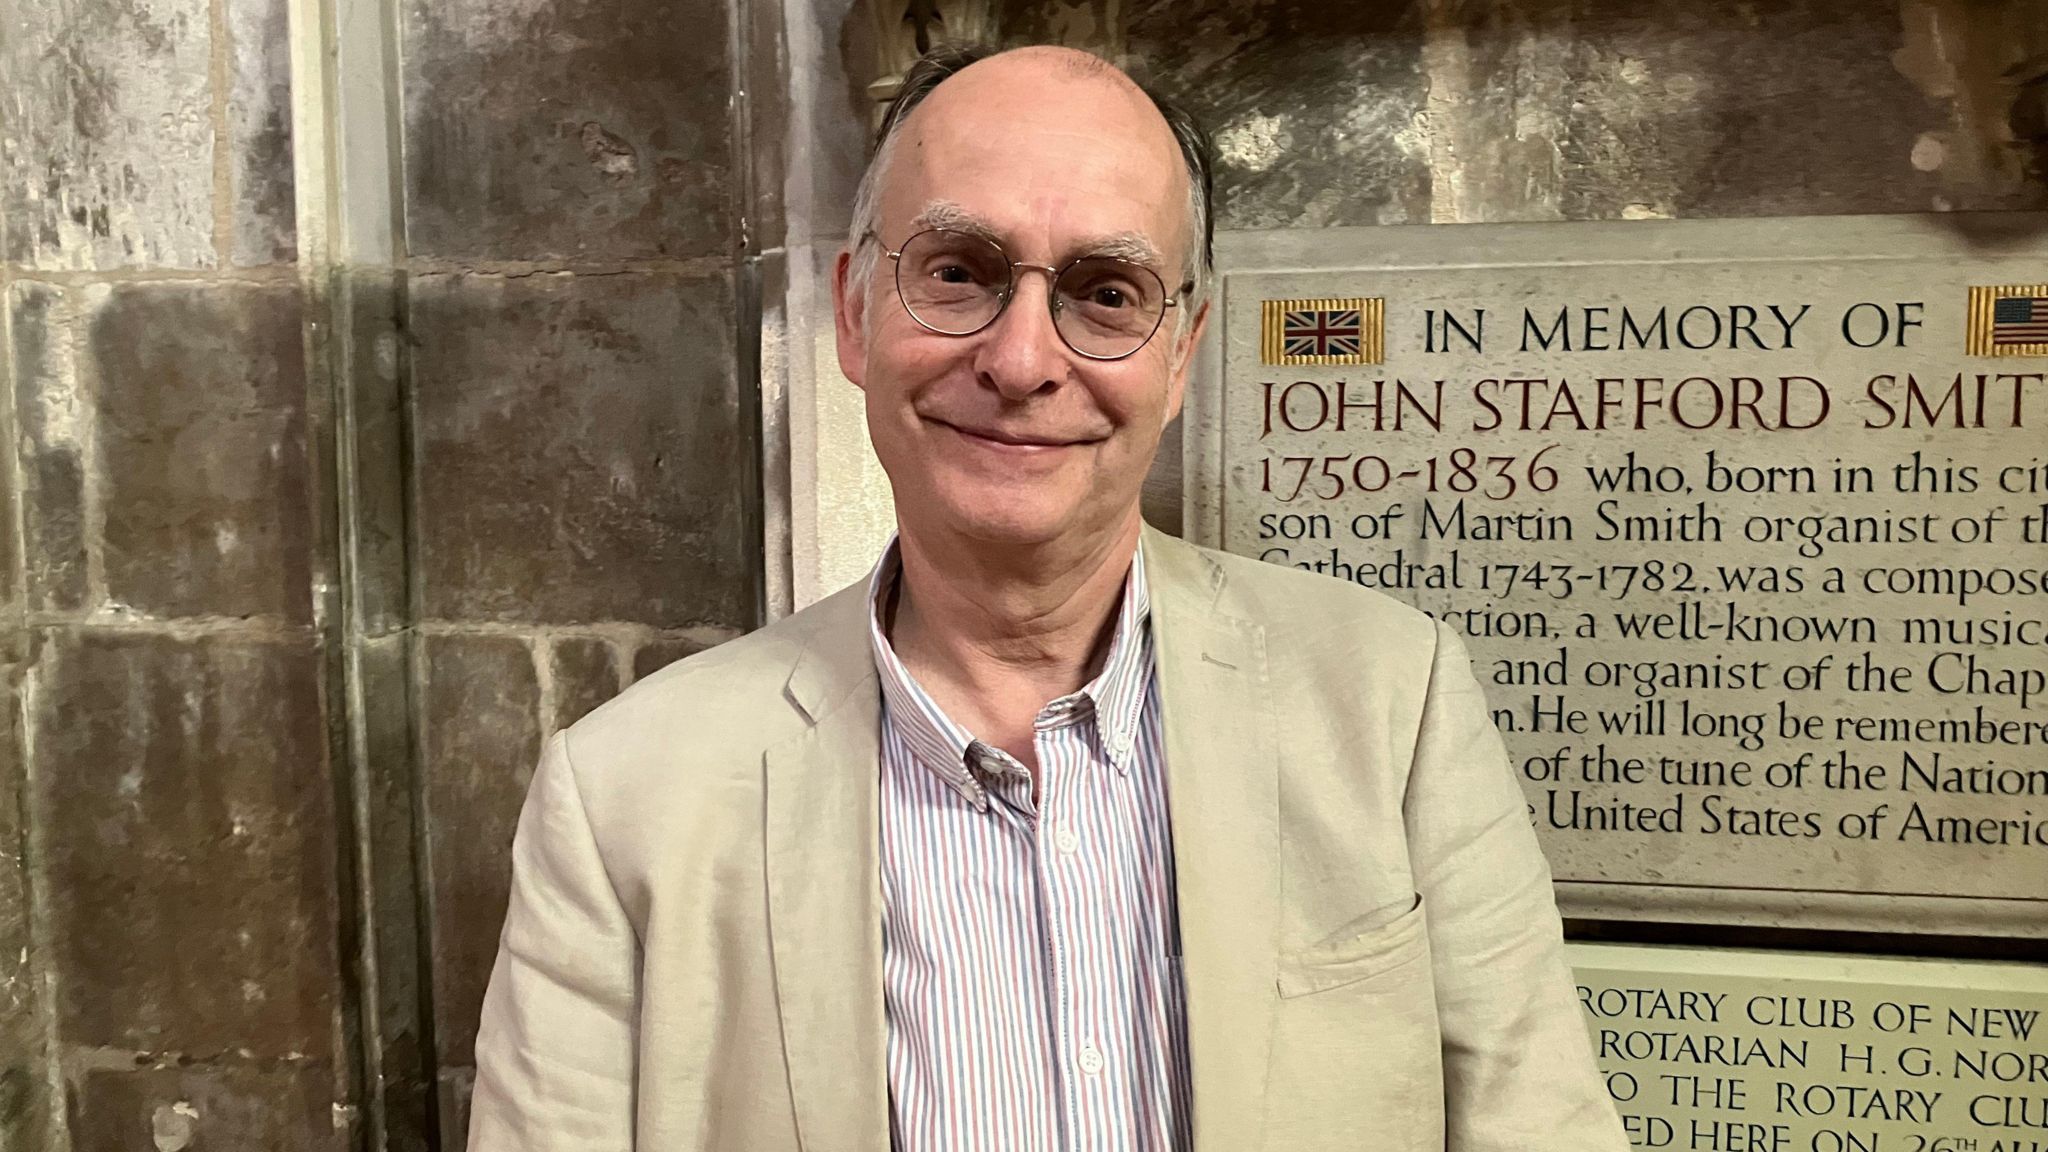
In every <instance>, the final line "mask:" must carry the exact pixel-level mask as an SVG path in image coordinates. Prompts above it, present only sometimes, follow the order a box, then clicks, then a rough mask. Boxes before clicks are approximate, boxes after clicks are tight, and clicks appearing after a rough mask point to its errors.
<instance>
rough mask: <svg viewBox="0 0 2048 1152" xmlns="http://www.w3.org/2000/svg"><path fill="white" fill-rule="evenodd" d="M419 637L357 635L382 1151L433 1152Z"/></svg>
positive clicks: (369, 1044) (368, 940) (368, 1040)
mask: <svg viewBox="0 0 2048 1152" xmlns="http://www.w3.org/2000/svg"><path fill="white" fill-rule="evenodd" d="M414 647H415V638H414V637H412V636H409V635H385V636H375V637H370V638H366V639H362V640H359V641H357V648H356V658H357V668H358V674H359V680H358V684H359V687H360V691H361V699H362V713H361V724H362V729H361V730H362V744H361V746H360V749H359V750H358V751H357V753H356V755H357V756H358V757H359V759H358V760H357V761H356V764H355V777H354V778H355V779H356V780H357V781H359V782H360V785H361V787H362V792H363V794H362V801H363V804H364V807H365V809H366V812H365V817H364V820H363V824H362V827H363V836H364V837H365V839H366V842H365V843H364V844H363V845H362V849H361V850H362V851H364V852H365V853H366V854H367V855H368V857H369V861H370V862H369V866H368V868H367V869H366V870H365V871H364V873H363V876H362V878H361V879H360V880H359V881H358V883H359V885H360V886H361V887H362V888H363V889H364V893H363V896H364V900H365V905H366V907H367V909H368V912H367V915H368V918H369V924H368V925H367V926H366V927H365V930H364V933H363V935H364V937H365V940H364V943H365V945H366V947H368V948H369V949H370V950H371V959H372V960H373V962H374V963H375V965H376V971H377V983H376V989H375V993H376V995H375V1003H374V1004H371V1005H369V1006H368V1007H366V1008H365V1010H364V1011H365V1013H366V1014H367V1013H372V1012H373V1013H375V1017H376V1022H377V1028H376V1030H375V1032H374V1034H372V1033H370V1032H369V1030H368V1029H367V1028H366V1029H365V1033H364V1036H363V1045H364V1061H365V1064H366V1065H367V1067H366V1075H367V1076H369V1077H373V1078H374V1079H375V1080H376V1081H377V1082H378V1083H380V1084H381V1085H382V1088H383V1105H384V1117H383V1120H384V1132H385V1137H386V1142H385V1145H384V1150H383V1152H426V1149H427V1147H428V1144H427V1135H426V1132H427V1129H428V1126H429V1125H430V1124H431V1123H432V1122H433V1114H432V1108H431V1107H430V1106H429V1102H430V1100H431V1092H430V1087H431V1078H432V1069H431V1068H430V1067H429V1066H428V1065H429V1061H428V1058H427V1057H428V1049H429V1044H430V1041H429V1040H428V1039H427V1026H426V1023H425V1020H424V1013H423V1012H422V1011H421V1003H422V1001H421V997H422V995H424V986H425V985H426V983H427V980H428V973H427V972H426V971H425V970H424V968H423V966H422V963H421V959H420V957H421V947H420V941H421V939H422V937H423V936H424V935H425V926H424V925H423V924H422V923H421V922H420V904H419V900H420V891H421V881H422V878H423V877H424V876H425V870H424V868H423V866H422V865H421V863H420V861H419V859H418V853H417V850H416V848H415V844H414V832H415V831H416V829H418V828H419V827H420V818H419V804H418V801H417V797H416V794H415V787H414V786H415V783H416V780H417V777H416V775H415V756H414V751H413V744H412V736H413V728H412V723H411V721H412V715H411V708H410V707H409V704H410V701H409V697H410V695H411V693H412V690H413V679H412V660H413V656H414Z"/></svg>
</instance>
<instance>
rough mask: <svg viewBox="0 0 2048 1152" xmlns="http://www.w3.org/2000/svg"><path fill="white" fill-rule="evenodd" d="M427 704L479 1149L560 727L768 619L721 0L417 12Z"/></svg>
mask: <svg viewBox="0 0 2048 1152" xmlns="http://www.w3.org/2000/svg"><path fill="white" fill-rule="evenodd" d="M400 16H401V20H400V31H401V43H402V45H403V58H404V61H405V63H404V85H403V91H404V94H405V106H404V108H403V123H404V134H405V151H404V155H405V169H404V175H403V188H404V196H405V199H404V228H405V247H406V251H407V254H408V256H407V260H406V263H405V268H406V276H407V285H406V297H407V301H406V304H405V307H404V324H405V330H406V334H407V338H408V345H409V356H410V365H409V384H408V388H407V397H408V402H407V414H408V417H409V424H410V427H409V431H408V436H407V445H408V452H407V454H406V455H407V459H408V467H409V472H408V481H409V485H410V491H411V507H412V521H411V528H410V534H411V536H410V538H411V541H412V548H413V553H412V558H411V563H410V566H409V574H410V577H411V613H412V624H413V634H414V644H415V647H414V650H413V661H412V676H413V683H412V693H413V701H414V705H413V708H414V715H415V717H416V722H417V725H418V733H417V746H418V750H419V756H420V759H419V763H418V770H419V781H418V796H419V801H420V819H421V821H422V823H423V827H424V830H425V835H424V839H423V841H422V844H423V851H424V855H423V858H422V861H421V865H422V876H421V879H422V884H423V888H424V897H425V907H426V908H427V909H428V915H427V919H426V923H427V931H426V940H425V943H426V948H427V953H428V955H429V957H430V960H431V969H432V974H431V988H430V998H431V1005H432V1026H433V1038H434V1048H433V1053H432V1059H433V1061H434V1063H435V1065H436V1066H437V1067H438V1069H439V1082H438V1086H437V1088H438V1100H439V1111H440V1116H441V1121H440V1123H441V1141H442V1147H445V1148H455V1147H460V1145H461V1135H462V1133H463V1131H464V1129H465V1128H466V1127H467V1102H468V1093H469V1088H470V1084H471V1079H472V1076H473V1070H472V1068H473V1056H472V1044H473V1041H474V1038H475V1028H476V1018H477V1009H478V1006H479V1004H480V1002H481V998H482V995H483V989H484V985H485V981H486V979H487V977H488V975H489V971H490V965H491V960H492V957H493V955H494V954H495V952H496V949H497V941H498V929H499V925H500V922H501V920H502V918H503V914H504V908H505V899H506V885H507V881H508V879H509V876H508V859H509V858H508V856H507V851H506V850H507V848H508V847H509V844H510V839H511V834H512V829H513V823H514V820H515V818H516V816H517V813H518V809H519V805H520V802H521V800H522V798H523V797H524V794H525V786H526V782H527V778H528V773H529V772H530V770H531V767H532V765H533V764H534V762H535V760H536V758H537V757H538V755H539V751H540V742H541V741H542V740H543V739H545V738H546V736H547V735H548V734H549V733H551V732H552V731H554V730H555V729H556V728H559V727H562V726H564V725H566V724H568V723H570V722H572V721H574V720H575V719H576V718H577V717H578V716H580V715H582V713H583V712H585V711H587V710H588V709H589V708H591V707H592V706H594V705H595V704H597V703H598V702H600V701H602V700H603V699H605V698H606V697H608V696H610V695H611V694H612V693H614V692H616V691H618V690H619V689H620V688H621V687H622V686H624V685H625V684H627V683H629V682H630V681H631V680H633V679H634V678H635V677H637V676H639V675H643V674H645V673H646V672H648V671H651V670H652V669H654V668H657V667H659V666H660V665H661V664H663V663H665V662H667V661H669V660H672V659H674V658H676V657H678V656H680V655H684V654H687V653H689V652H692V651H696V650H697V649H700V648H702V647H705V646H707V645H710V644H714V643H717V642H718V641H720V640H723V639H726V638H728V637H730V636H733V635H735V634H737V633H738V632H739V631H741V630H744V629H746V628H749V627H752V626H753V625H754V624H755V622H756V620H757V618H758V616H759V614H760V611H761V607H760V600H761V594H760V591H759V583H760V571H761V562H760V526H759V497H758V492H759V480H758V472H757V468H758V465H757V462H756V460H755V451H754V447H753V446H754V444H755V443H756V441H757V432H756V430H757V428H758V416H757V414H756V412H757V409H756V394H755V392H754V389H753V388H752V383H751V381H752V377H753V372H752V359H751V358H752V356H753V348H754V344H755V337H754V334H753V332H752V331H751V330H750V329H749V328H748V327H747V326H746V324H745V322H744V321H745V319H746V318H748V317H751V316H754V315H757V312H756V311H755V309H754V308H753V306H752V305H751V304H750V295H751V291H752V289H751V287H750V282H751V275H752V274H753V273H754V271H755V270H754V269H753V268H751V267H750V266H748V265H747V264H745V263H744V262H743V255H744V251H745V245H746V244H747V243H748V238H747V236H746V235H745V233H744V231H743V226H744V221H745V220H746V218H747V217H746V215H743V213H745V212H746V210H747V209H748V208H750V207H751V205H750V203H749V201H748V198H747V192H746V189H747V173H746V170H745V166H744V165H743V163H742V161H741V158H740V157H739V156H738V155H737V154H736V148H737V145H736V139H735V137H736V133H737V132H738V131H739V129H740V126H741V123H742V121H741V116H742V113H743V111H744V108H745V105H739V109H740V111H736V110H735V100H734V97H733V76H734V74H735V68H736V67H737V66H738V65H737V64H736V62H735V59H734V49H733V46H732V41H733V36H734V29H733V23H734V20H735V14H734V12H732V11H731V10H729V9H728V8H727V6H726V5H725V4H724V3H722V2H721V0H679V2H667V3H647V2H645V0H560V2H556V3H549V4H544V5H533V4H514V3H504V2H502V0H408V2H406V3H404V4H403V5H402V6H401V8H400Z"/></svg>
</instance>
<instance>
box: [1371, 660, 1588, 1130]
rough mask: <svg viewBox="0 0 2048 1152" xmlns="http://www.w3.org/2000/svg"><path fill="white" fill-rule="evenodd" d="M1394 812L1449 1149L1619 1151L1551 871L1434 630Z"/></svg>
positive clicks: (1496, 740)
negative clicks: (1439, 1043)
mask: <svg viewBox="0 0 2048 1152" xmlns="http://www.w3.org/2000/svg"><path fill="white" fill-rule="evenodd" d="M1403 815H1404V818H1405V821H1406V824H1407V829H1408V839H1409V851H1410V854H1411V857H1412V860H1413V868H1414V872H1415V883H1416V890H1417V891H1418V892H1419V893H1420V894H1421V896H1422V900H1423V906H1424V908H1425V910H1426V911H1425V916H1426V919H1427V923H1428V926H1429V940H1430V951H1431V953H1432V955H1433V957H1434V964H1435V973H1434V975H1435V979H1436V996H1437V1013H1438V1017H1439V1026H1440V1028H1441V1030H1442V1036H1443V1060H1444V1094H1445V1100H1444V1119H1445V1144H1444V1146H1445V1149H1446V1152H1624V1150H1625V1149H1627V1148H1628V1146H1629V1145H1628V1141H1627V1139H1626V1137H1625V1136H1624V1135H1623V1133H1622V1129H1621V1121H1620V1118H1619V1117H1618V1116H1617V1115H1616V1113H1615V1109H1614V1104H1613V1102H1612V1100H1611V1099H1610V1098H1609V1096H1608V1094H1607V1090H1606V1087H1605V1085H1604V1084H1603V1082H1602V1081H1601V1078H1600V1075H1599V1072H1598V1070H1597V1069H1596V1068H1595V1067H1594V1064H1593V1054H1592V1049H1591V1046H1590V1044H1589V1043H1588V1041H1587V1036H1586V1027H1585V1023H1584V1021H1583V1020H1582V1019H1581V1016H1580V1010H1579V1004H1578V999H1577V994H1576V991H1575V989H1574V981H1573V979H1572V975H1571V972H1570V969H1569V968H1568V967H1567V966H1566V963H1565V958H1564V934H1563V928H1562V924H1561V922H1560V921H1559V919H1558V914H1557V905H1556V901H1555V899H1554V897H1553V896H1552V894H1551V887H1550V868H1549V866H1548V865H1547V864H1546V863H1545V862H1544V859H1543V854H1542V852H1541V851H1540V850H1539V849H1538V847H1537V844H1536V834H1535V831H1534V829H1532V828H1531V827H1530V824H1529V814H1528V807H1527V802H1526V801H1525V800H1524V798H1523V796H1522V791H1521V788H1520V786H1519V785H1518V784H1516V782H1515V779H1514V775H1513V772H1512V769H1511V767H1510V765H1509V763H1508V758H1507V752H1506V749H1505V748H1504V747H1503V746H1502V744H1501V739H1500V734H1499V733H1498V732H1497V731H1496V730H1495V728H1494V725H1493V720H1492V717H1491V716H1490V715H1489V713H1488V711H1487V707H1486V699H1485V696H1484V695H1483V694H1482V693H1481V691H1480V688H1479V683H1478V681H1477V680H1476V679H1474V678H1473V675H1472V668H1471V660H1470V657H1469V656H1467V655H1466V652H1465V646H1464V644H1463V643H1462V642H1461V641H1460V640H1459V639H1458V636H1457V633H1455V632H1453V631H1452V630H1451V629H1450V628H1449V627H1447V626H1445V625H1442V624H1439V625H1437V644H1436V653H1435V657H1434V660H1433V663H1432V667H1431V669H1430V679H1429V691H1428V696H1427V698H1426V699H1425V701H1424V704H1423V714H1422V722H1421V731H1420V734H1419V736H1418V738H1417V744H1416V749H1415V760H1414V764H1413V767H1412V769H1411V774H1410V776H1409V782H1408V792H1407V796H1406V798H1405V801H1404V813H1403Z"/></svg>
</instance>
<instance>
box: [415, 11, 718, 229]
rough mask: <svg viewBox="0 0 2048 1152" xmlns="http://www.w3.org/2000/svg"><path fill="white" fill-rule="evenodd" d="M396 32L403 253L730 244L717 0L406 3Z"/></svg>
mask: <svg viewBox="0 0 2048 1152" xmlns="http://www.w3.org/2000/svg"><path fill="white" fill-rule="evenodd" d="M403 20H404V36H405V41H406V51H405V60H406V77H405V94H406V205H407V240H408V242H409V244H410V246H411V248H412V251H413V252H414V253H415V254H416V255H420V256H427V257H441V258H451V259H462V258H468V259H493V260H505V259H543V258H567V259H591V260H595V259H616V258H621V257H691V256H704V255H716V254H722V253H726V252H729V251H731V250H732V249H733V248H734V227H733V223H732V211H731V209H732V206H733V204H734V203H735V202H734V200H733V196H732V184H733V181H732V171H733V162H732V158H731V154H730V152H731V134H732V130H731V122H730V115H731V113H730V104H729V101H728V93H727V83H726V75H727V42H728V39H729V34H728V30H727V27H726V21H727V15H726V9H725V5H724V4H723V3H721V2H720V0H655V2H652V3H648V2H642V0H564V2H562V3H535V2H533V0H518V2H515V3H509V4H507V3H498V2H494V0H408V2H407V3H406V4H405V6H404V16H403Z"/></svg>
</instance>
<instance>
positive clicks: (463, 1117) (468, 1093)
mask: <svg viewBox="0 0 2048 1152" xmlns="http://www.w3.org/2000/svg"><path fill="white" fill-rule="evenodd" d="M475 1095H476V1069H475V1068H471V1067H467V1066H459V1067H452V1068H443V1069H441V1092H440V1098H439V1099H440V1105H441V1147H443V1148H447V1149H451V1150H458V1152H459V1150H461V1149H463V1148H464V1147H465V1145H466V1144H467V1142H468V1139H469V1114H470V1101H471V1100H472V1099H473V1098H474V1097H475ZM471 1152H485V1150H484V1149H482V1148H477V1149H472V1150H471Z"/></svg>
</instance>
